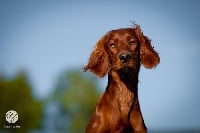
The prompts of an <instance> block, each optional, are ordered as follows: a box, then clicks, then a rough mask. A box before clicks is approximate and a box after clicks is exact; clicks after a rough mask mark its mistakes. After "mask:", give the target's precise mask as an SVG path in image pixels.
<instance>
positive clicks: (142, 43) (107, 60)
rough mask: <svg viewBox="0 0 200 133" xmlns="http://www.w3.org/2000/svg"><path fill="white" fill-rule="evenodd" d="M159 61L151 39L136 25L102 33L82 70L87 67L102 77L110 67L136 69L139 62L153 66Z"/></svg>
mask: <svg viewBox="0 0 200 133" xmlns="http://www.w3.org/2000/svg"><path fill="white" fill-rule="evenodd" d="M159 62H160V58H159V55H158V54H157V52H156V51H155V50H154V49H153V47H152V46H151V41H150V40H149V39H148V37H146V36H144V35H143V33H142V31H141V29H140V27H139V26H138V25H136V26H134V27H133V28H124V29H117V30H112V31H110V32H108V33H107V34H106V35H104V36H103V37H102V38H101V39H100V40H99V41H98V42H97V44H96V45H95V48H94V50H93V52H92V53H91V55H90V59H89V62H88V64H87V65H86V66H85V67H84V70H85V71H87V70H88V69H89V70H90V71H92V72H93V73H94V74H96V75H97V76H99V77H103V76H105V75H106V74H107V73H108V71H109V70H110V69H113V70H116V71H118V70H120V71H124V72H127V71H129V70H134V71H137V70H139V66H140V63H142V64H143V65H144V67H146V68H153V67H154V66H156V65H157V64H158V63H159Z"/></svg>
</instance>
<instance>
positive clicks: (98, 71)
mask: <svg viewBox="0 0 200 133" xmlns="http://www.w3.org/2000/svg"><path fill="white" fill-rule="evenodd" d="M105 38H106V35H105V36H103V37H102V38H101V39H100V40H99V41H98V42H97V44H96V45H95V48H94V50H93V51H92V53H91V55H90V58H89V61H88V64H87V65H86V66H85V67H84V68H83V70H84V71H87V70H90V71H91V72H93V73H94V74H95V75H97V76H99V77H104V76H105V75H106V74H107V73H108V71H109V68H110V65H109V59H108V55H107V53H106V51H105V49H104V43H105Z"/></svg>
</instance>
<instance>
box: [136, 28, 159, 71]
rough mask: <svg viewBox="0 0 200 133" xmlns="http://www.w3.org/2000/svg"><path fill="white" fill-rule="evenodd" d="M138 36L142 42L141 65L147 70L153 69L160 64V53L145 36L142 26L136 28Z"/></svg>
mask: <svg viewBox="0 0 200 133" xmlns="http://www.w3.org/2000/svg"><path fill="white" fill-rule="evenodd" d="M134 30H135V32H136V35H137V37H138V39H139V41H140V59H141V63H142V64H143V66H144V67H146V68H153V67H155V66H156V65H158V64H159V62H160V57H159V55H158V53H157V52H156V51H155V50H154V48H153V47H152V46H151V40H150V39H148V37H146V36H144V35H143V33H142V31H141V29H140V26H138V25H136V27H135V29H134Z"/></svg>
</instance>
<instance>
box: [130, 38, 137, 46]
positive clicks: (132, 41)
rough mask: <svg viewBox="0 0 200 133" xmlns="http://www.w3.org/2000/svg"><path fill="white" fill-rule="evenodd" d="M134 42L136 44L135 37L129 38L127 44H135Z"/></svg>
mask: <svg viewBox="0 0 200 133" xmlns="http://www.w3.org/2000/svg"><path fill="white" fill-rule="evenodd" d="M136 44H137V42H136V40H135V39H131V40H130V41H129V45H136Z"/></svg>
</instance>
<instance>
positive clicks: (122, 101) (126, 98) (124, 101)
mask: <svg viewBox="0 0 200 133" xmlns="http://www.w3.org/2000/svg"><path fill="white" fill-rule="evenodd" d="M117 97H118V107H119V111H120V113H121V114H124V115H128V113H129V112H130V110H131V108H132V105H133V102H134V93H133V92H131V91H130V90H129V89H128V88H127V87H126V85H125V84H124V83H123V82H121V83H119V84H118V91H117Z"/></svg>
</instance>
